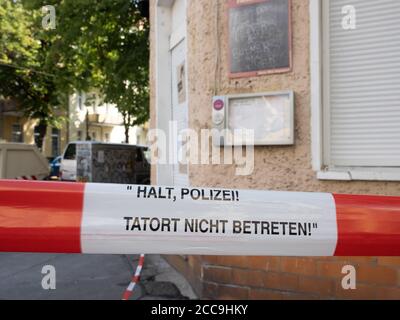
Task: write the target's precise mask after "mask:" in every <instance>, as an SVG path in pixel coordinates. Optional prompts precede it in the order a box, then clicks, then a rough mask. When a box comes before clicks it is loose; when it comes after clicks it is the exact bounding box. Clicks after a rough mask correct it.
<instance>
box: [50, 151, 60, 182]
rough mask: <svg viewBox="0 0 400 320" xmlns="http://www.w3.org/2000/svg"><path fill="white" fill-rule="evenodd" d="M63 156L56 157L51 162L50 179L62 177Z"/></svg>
mask: <svg viewBox="0 0 400 320" xmlns="http://www.w3.org/2000/svg"><path fill="white" fill-rule="evenodd" d="M61 159H62V156H58V157H55V158H54V159H53V160H52V161H51V162H50V180H59V179H60V166H61Z"/></svg>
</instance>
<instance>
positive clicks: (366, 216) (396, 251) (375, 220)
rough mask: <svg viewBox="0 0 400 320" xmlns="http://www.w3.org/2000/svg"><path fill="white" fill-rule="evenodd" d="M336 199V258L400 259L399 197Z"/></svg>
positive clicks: (350, 196) (345, 197)
mask: <svg viewBox="0 0 400 320" xmlns="http://www.w3.org/2000/svg"><path fill="white" fill-rule="evenodd" d="M333 196H334V198H335V202H336V212H337V223H338V243H337V246H336V251H335V255H336V256H400V197H384V196H352V195H336V194H334V195H333Z"/></svg>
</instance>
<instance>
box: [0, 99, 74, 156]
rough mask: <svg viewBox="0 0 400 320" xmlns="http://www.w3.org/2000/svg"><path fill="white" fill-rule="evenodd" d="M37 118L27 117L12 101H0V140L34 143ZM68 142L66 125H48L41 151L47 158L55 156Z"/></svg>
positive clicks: (37, 133)
mask: <svg viewBox="0 0 400 320" xmlns="http://www.w3.org/2000/svg"><path fill="white" fill-rule="evenodd" d="M37 125H38V120H36V119H28V118H27V117H25V116H24V115H23V113H22V112H20V111H19V110H18V108H17V106H16V104H15V103H14V102H13V101H4V100H2V101H0V141H5V142H18V143H27V144H36V139H37V136H38V135H39V132H38V127H37ZM67 142H68V131H67V130H66V126H63V127H62V128H60V129H59V128H52V127H50V126H49V127H48V128H47V132H46V136H45V139H44V141H43V148H42V153H43V154H44V155H45V156H46V157H47V158H49V159H52V158H54V157H57V156H59V155H60V153H61V152H62V151H63V150H64V148H65V146H66V144H67Z"/></svg>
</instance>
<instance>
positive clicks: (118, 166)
mask: <svg viewBox="0 0 400 320" xmlns="http://www.w3.org/2000/svg"><path fill="white" fill-rule="evenodd" d="M147 151H148V148H147V147H144V146H137V145H128V144H111V143H100V142H91V141H89V142H81V141H80V142H71V143H69V144H68V146H67V147H66V148H65V151H64V153H63V155H62V159H61V167H60V171H61V179H62V180H63V181H81V182H98V183H121V184H149V183H150V164H149V162H148V161H147V158H146V153H147Z"/></svg>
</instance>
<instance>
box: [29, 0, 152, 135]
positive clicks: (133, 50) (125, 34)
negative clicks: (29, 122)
mask: <svg viewBox="0 0 400 320" xmlns="http://www.w3.org/2000/svg"><path fill="white" fill-rule="evenodd" d="M23 2H24V5H25V6H26V7H28V8H39V7H41V6H42V5H46V4H49V3H48V1H43V0H24V1H23ZM50 4H52V5H54V6H55V8H56V12H57V26H56V29H55V30H49V31H47V32H48V33H49V34H50V37H51V38H52V46H51V48H50V57H52V61H51V63H52V64H53V65H57V66H59V67H60V68H58V71H59V72H62V75H60V76H59V78H62V79H64V81H65V82H66V83H70V84H71V85H72V87H74V88H76V89H77V90H83V91H85V90H86V91H88V90H90V88H96V89H97V90H99V91H100V92H101V94H102V95H103V99H104V101H105V102H108V103H111V104H115V105H116V106H117V108H118V109H119V110H120V112H121V113H122V114H123V115H124V125H125V126H126V127H129V126H134V125H140V124H143V123H145V122H146V121H147V120H148V118H149V88H148V76H149V74H148V73H149V71H148V70H149V43H148V38H149V24H148V21H147V20H146V19H144V18H142V17H141V16H140V14H139V12H138V10H137V6H136V4H135V2H134V1H132V0H107V1H87V0H75V1H63V0H58V1H53V2H52V3H50Z"/></svg>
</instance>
